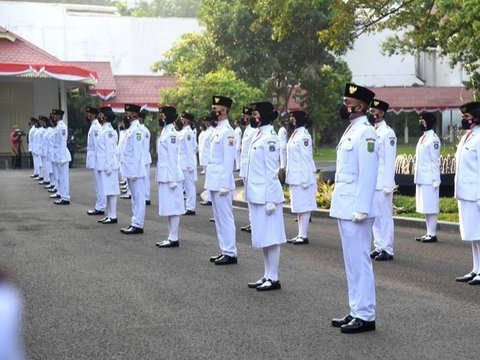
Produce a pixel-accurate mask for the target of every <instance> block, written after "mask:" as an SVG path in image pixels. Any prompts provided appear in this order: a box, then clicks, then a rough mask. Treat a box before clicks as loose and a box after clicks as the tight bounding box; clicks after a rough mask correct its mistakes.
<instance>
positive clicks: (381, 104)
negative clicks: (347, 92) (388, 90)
mask: <svg viewBox="0 0 480 360" xmlns="http://www.w3.org/2000/svg"><path fill="white" fill-rule="evenodd" d="M370 107H371V108H373V109H378V110H381V111H383V112H387V110H388V108H389V107H390V105H388V103H386V102H385V101H382V100H378V99H373V100H372V103H371V104H370Z"/></svg>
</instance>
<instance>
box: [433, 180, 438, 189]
mask: <svg viewBox="0 0 480 360" xmlns="http://www.w3.org/2000/svg"><path fill="white" fill-rule="evenodd" d="M432 185H433V188H434V189H438V187H439V186H440V181H438V180H433V184H432Z"/></svg>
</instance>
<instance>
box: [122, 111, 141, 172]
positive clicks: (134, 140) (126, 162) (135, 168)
mask: <svg viewBox="0 0 480 360" xmlns="http://www.w3.org/2000/svg"><path fill="white" fill-rule="evenodd" d="M144 141H145V134H144V132H143V129H142V128H141V127H140V123H139V122H138V120H137V119H135V120H133V121H132V123H131V124H130V127H129V128H128V130H127V131H126V133H125V140H124V143H123V152H122V153H121V154H120V169H121V172H122V175H123V176H125V177H126V178H131V177H137V178H140V177H145V176H146V171H145V165H144V164H145V162H144V160H143V156H144V150H145V143H144Z"/></svg>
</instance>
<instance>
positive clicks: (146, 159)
mask: <svg viewBox="0 0 480 360" xmlns="http://www.w3.org/2000/svg"><path fill="white" fill-rule="evenodd" d="M139 125H140V127H141V128H142V129H143V133H144V135H145V141H144V149H143V164H144V165H150V164H151V163H152V154H150V136H151V134H150V130H148V128H147V127H146V126H145V124H140V123H139Z"/></svg>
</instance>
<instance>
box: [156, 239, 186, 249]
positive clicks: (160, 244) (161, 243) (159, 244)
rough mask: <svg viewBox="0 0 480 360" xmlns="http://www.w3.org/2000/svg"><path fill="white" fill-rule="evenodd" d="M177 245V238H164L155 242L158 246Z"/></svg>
mask: <svg viewBox="0 0 480 360" xmlns="http://www.w3.org/2000/svg"><path fill="white" fill-rule="evenodd" d="M179 245H180V242H179V241H178V240H177V241H173V240H170V239H165V240H163V241H160V242H157V243H156V244H155V246H158V247H160V248H171V247H178V246H179Z"/></svg>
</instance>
